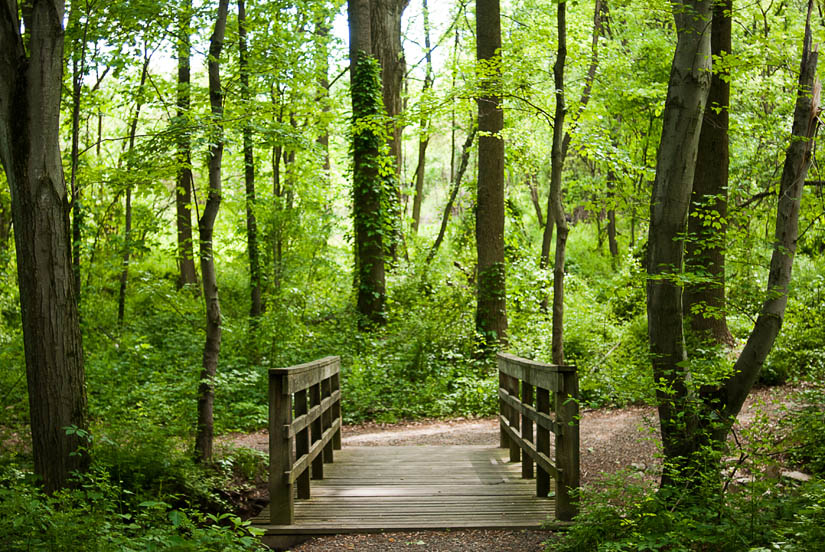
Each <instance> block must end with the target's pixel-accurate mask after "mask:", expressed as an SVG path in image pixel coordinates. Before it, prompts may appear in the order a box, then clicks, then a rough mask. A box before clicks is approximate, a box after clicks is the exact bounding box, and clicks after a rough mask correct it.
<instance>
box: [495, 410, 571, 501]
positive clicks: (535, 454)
mask: <svg viewBox="0 0 825 552" xmlns="http://www.w3.org/2000/svg"><path fill="white" fill-rule="evenodd" d="M505 429H506V431H507V433H508V438H509V439H510V440H511V441H514V442H516V443H517V444H518V446H519V447H520V448H521V451H522V452H523V453H524V454H525V455H527V456H528V457H529V458H531V459H532V460H533V461H534V462H535V463H536V465H537V466H538V467H540V468H541V469H542V470H544V471H545V472H547V473H549V474H550V475H551V476H553V478H554V479H556V480H558V479H559V476H560V474H561V469H560V468H559V467H558V466H556V465H555V464H554V463H553V460H552V459H551V458H550V456H548V455H547V454H544V453H543V452H539V451H538V450H537V448H536V446H535V445H534V444H533V443H531V442H529V441H526V440H525V439H524V438H523V437H522V435H521V434H520V433H519V432H518V431H517V430H515V429H514V428H512V427H510V426H507V427H506V428H505ZM537 496H542V497H546V496H547V495H538V494H537Z"/></svg>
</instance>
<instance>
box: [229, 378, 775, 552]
mask: <svg viewBox="0 0 825 552" xmlns="http://www.w3.org/2000/svg"><path fill="white" fill-rule="evenodd" d="M790 392H791V389H790V388H788V387H779V388H771V389H760V390H757V391H755V392H754V393H752V394H751V397H750V398H749V399H748V401H747V403H746V404H745V406H744V408H743V409H742V413H741V414H740V416H739V424H738V425H740V426H742V425H747V424H748V423H750V422H751V421H752V420H753V419H754V417H755V415H756V413H757V412H768V413H774V414H776V413H777V412H778V411H779V409H780V407H781V405H782V404H784V403H785V402H786V398H787V396H788V394H789V393H790ZM657 427H658V418H657V415H656V411H655V409H654V408H652V407H629V408H622V409H600V410H590V411H585V412H583V413H582V418H581V424H580V428H581V475H582V484H583V485H585V486H587V485H592V484H594V483H596V481H597V480H598V479H599V478H600V477H601V475H602V474H605V473H614V472H616V471H618V470H620V469H623V468H630V469H634V470H639V471H642V472H644V473H645V474H646V475H647V476H648V477H651V478H653V477H656V471H657V469H658V466H659V460H658V459H657V451H658V443H659V434H658V429H657ZM229 439H230V440H231V441H233V442H234V443H235V444H237V445H243V446H248V447H252V448H257V449H260V450H267V447H268V437H267V434H266V433H264V432H259V433H253V434H245V435H234V436H229ZM498 439H499V436H498V422H497V421H495V420H494V419H472V420H468V419H455V420H447V421H444V420H422V421H416V422H408V423H401V424H376V423H366V424H359V425H354V426H344V428H343V438H342V440H343V444H344V446H348V445H349V446H379V445H380V446H386V445H392V446H416V445H495V444H497V443H498ZM553 538H556V537H555V536H554V535H552V534H551V533H546V532H541V531H493V530H462V531H427V532H420V531H419V532H408V533H384V534H379V535H338V536H330V537H318V538H314V539H311V540H309V541H307V542H306V543H304V544H301V545H299V546H297V547H295V548H293V549H292V550H293V552H333V551H340V550H358V551H364V552H395V551H402V550H403V551H415V550H420V551H427V552H441V551H444V552H462V551H468V552H469V551H472V552H487V551H489V552H503V551H509V550H512V551H518V552H532V551H541V550H544V549H545V547H544V545H543V544H542V543H543V542H544V541H547V540H548V539H553Z"/></svg>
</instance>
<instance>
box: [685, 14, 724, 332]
mask: <svg viewBox="0 0 825 552" xmlns="http://www.w3.org/2000/svg"><path fill="white" fill-rule="evenodd" d="M732 9H733V3H732V1H731V0H721V1H718V2H714V4H713V23H712V27H711V38H710V42H711V54H712V55H713V59H714V60H721V59H724V57H725V56H726V55H727V54H728V53H730V51H731V22H732V15H731V10H732ZM725 63H726V62H725V61H722V62H721V68H714V71H713V75H712V76H711V79H710V91H709V92H708V100H707V108H706V109H705V112H704V116H703V122H702V133H701V135H700V136H699V151H698V154H697V157H696V173H695V174H694V177H693V191H692V193H691V196H690V214H689V215H688V239H687V241H686V243H685V269H686V270H687V271H688V272H689V273H692V274H693V276H694V278H693V279H692V281H693V282H696V283H691V284H689V285H687V286H685V296H684V310H685V316H686V317H687V319H688V322H689V327H690V329H691V330H692V332H693V333H694V334H695V337H696V338H697V339H700V340H710V341H712V342H715V343H725V344H732V343H733V336H732V335H731V333H730V330H729V329H728V324H727V319H726V308H725V304H726V303H725V235H726V232H727V227H728V223H727V214H728V164H729V159H728V157H729V154H728V149H729V147H728V125H729V123H728V119H729V117H728V112H729V107H730V71H729V70H728V69H727V68H726V67H725Z"/></svg>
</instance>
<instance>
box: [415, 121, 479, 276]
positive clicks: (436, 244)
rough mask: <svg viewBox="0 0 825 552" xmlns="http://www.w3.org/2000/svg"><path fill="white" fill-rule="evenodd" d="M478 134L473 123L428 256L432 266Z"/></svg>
mask: <svg viewBox="0 0 825 552" xmlns="http://www.w3.org/2000/svg"><path fill="white" fill-rule="evenodd" d="M477 132H478V125H476V122H475V121H473V124H472V130H470V134H468V135H467V140H466V141H465V142H464V146H463V147H462V148H461V161H460V162H459V164H458V174H456V177H455V182H453V187H452V189H451V190H450V197H449V198H448V199H447V204H446V205H445V206H444V214H443V215H442V216H441V227H440V228H439V229H438V237H436V238H435V242H434V243H433V247H432V249H430V252H429V253H428V254H427V264H430V263H431V262H432V260H433V259H435V255H436V253H438V248H439V247H441V242H442V241H443V240H444V235H445V234H446V233H447V223H448V222H449V221H450V213H451V212H452V210H453V204H454V203H455V198H456V196H458V190H459V188H461V179H462V178H464V171H466V170H467V163H468V162H469V161H470V148H471V147H472V146H473V140H474V139H475V136H476V133H477Z"/></svg>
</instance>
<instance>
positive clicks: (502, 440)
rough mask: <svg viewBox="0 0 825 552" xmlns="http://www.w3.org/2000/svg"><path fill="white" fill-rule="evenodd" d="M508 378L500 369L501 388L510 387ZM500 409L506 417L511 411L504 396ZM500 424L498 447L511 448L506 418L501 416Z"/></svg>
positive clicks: (500, 401)
mask: <svg viewBox="0 0 825 552" xmlns="http://www.w3.org/2000/svg"><path fill="white" fill-rule="evenodd" d="M498 362H499V363H502V362H504V360H503V359H501V358H499V359H498ZM508 380H509V376H508V375H507V374H505V373H504V372H502V371H501V369H499V371H498V387H499V389H504V390H505V391H506V390H507V389H508V387H507V382H508ZM498 411H499V413H500V414H501V415H502V416H505V417H506V416H507V412H508V411H509V410H508V406H507V403H505V402H504V399H502V398H499V399H498ZM498 425H499V428H498V434H499V442H498V447H499V448H509V447H510V439H509V437H507V431H505V429H504V420H502V419H500V418H499V422H498Z"/></svg>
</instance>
